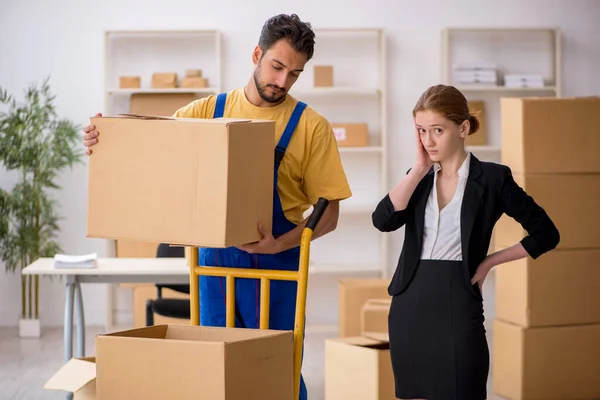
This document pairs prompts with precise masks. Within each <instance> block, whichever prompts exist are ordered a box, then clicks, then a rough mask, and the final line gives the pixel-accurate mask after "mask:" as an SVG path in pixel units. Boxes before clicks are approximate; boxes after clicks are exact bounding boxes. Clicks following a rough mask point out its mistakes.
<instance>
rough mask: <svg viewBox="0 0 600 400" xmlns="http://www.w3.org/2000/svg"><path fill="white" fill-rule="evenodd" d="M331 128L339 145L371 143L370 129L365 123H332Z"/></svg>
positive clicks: (364, 144)
mask: <svg viewBox="0 0 600 400" xmlns="http://www.w3.org/2000/svg"><path fill="white" fill-rule="evenodd" d="M331 128H332V129H333V134H334V135H335V139H336V140H337V143H338V146H368V145H369V131H368V127H367V124H365V123H358V124H351V123H332V124H331Z"/></svg>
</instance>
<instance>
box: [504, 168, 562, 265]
mask: <svg viewBox="0 0 600 400" xmlns="http://www.w3.org/2000/svg"><path fill="white" fill-rule="evenodd" d="M502 203H503V206H504V210H503V211H504V213H505V214H506V215H508V216H509V217H511V218H513V219H514V220H515V221H517V222H518V223H519V224H521V226H522V227H523V229H525V230H526V231H527V236H525V237H524V238H523V239H522V240H521V244H522V245H523V248H525V250H526V251H527V253H528V254H529V256H530V257H531V258H533V259H536V258H538V257H539V256H541V255H542V254H544V253H546V252H548V251H550V250H553V249H554V248H555V247H556V246H558V243H559V242H560V233H559V232H558V229H557V228H556V226H555V225H554V222H553V221H552V220H551V219H550V217H549V216H548V214H547V213H546V211H545V210H544V209H543V208H542V207H541V206H539V205H538V204H537V203H536V202H535V200H534V199H533V198H532V197H531V196H529V195H528V194H527V193H526V192H525V191H524V190H523V189H522V188H521V187H520V186H519V185H518V184H517V183H516V182H515V180H514V178H513V175H512V172H511V170H510V168H508V167H505V171H504V179H503V183H502Z"/></svg>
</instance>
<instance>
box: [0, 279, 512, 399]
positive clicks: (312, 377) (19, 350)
mask: <svg viewBox="0 0 600 400" xmlns="http://www.w3.org/2000/svg"><path fill="white" fill-rule="evenodd" d="M493 291H494V287H493V279H488V281H486V287H484V298H485V299H486V301H485V302H484V304H485V313H486V320H487V322H486V329H487V331H488V341H489V344H490V346H491V341H492V340H493V337H492V336H493V335H492V334H493V332H492V330H491V320H492V318H493V312H494V302H493V297H494V296H493ZM487 299H489V300H487ZM98 333H101V329H100V328H95V327H90V328H88V329H87V331H86V335H87V339H86V340H87V341H86V345H87V346H86V347H87V349H86V354H88V355H92V354H94V346H93V343H94V342H93V341H94V335H96V334H98ZM335 334H336V332H331V331H329V332H323V331H321V332H319V331H316V330H315V331H311V330H309V331H308V332H307V334H306V343H305V346H306V347H305V359H304V367H303V371H305V372H304V378H305V380H306V384H307V386H308V393H309V396H308V398H309V400H323V399H324V382H323V370H324V340H325V339H326V338H328V337H332V336H335ZM62 363H63V337H62V329H61V328H54V329H47V328H46V329H44V328H43V331H42V338H40V339H39V340H38V339H19V338H18V331H17V329H16V328H14V329H13V328H10V329H9V328H4V329H0V400H13V399H14V400H17V399H18V400H21V399H23V400H38V399H65V396H64V393H63V392H55V391H47V390H44V389H43V386H44V383H45V382H46V380H47V379H48V378H50V377H51V376H52V374H53V373H54V372H55V371H56V370H58V368H60V366H61V365H62ZM492 373H493V371H492ZM488 388H489V389H488V393H490V395H489V397H488V399H489V400H501V399H502V398H501V397H498V396H495V395H493V393H492V390H491V379H490V383H489V384H488Z"/></svg>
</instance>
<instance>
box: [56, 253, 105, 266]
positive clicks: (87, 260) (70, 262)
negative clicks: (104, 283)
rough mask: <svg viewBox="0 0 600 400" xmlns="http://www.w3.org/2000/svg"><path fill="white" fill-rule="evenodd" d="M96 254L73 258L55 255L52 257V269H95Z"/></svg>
mask: <svg viewBox="0 0 600 400" xmlns="http://www.w3.org/2000/svg"><path fill="white" fill-rule="evenodd" d="M97 259H98V255H97V254H96V253H92V254H84V255H80V256H73V255H67V254H56V255H55V256H54V268H96V267H97V264H96V260H97Z"/></svg>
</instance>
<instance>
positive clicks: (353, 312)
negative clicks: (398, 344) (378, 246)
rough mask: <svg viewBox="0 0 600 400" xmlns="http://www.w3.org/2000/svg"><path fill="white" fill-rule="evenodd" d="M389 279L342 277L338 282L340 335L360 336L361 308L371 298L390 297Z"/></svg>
mask: <svg viewBox="0 0 600 400" xmlns="http://www.w3.org/2000/svg"><path fill="white" fill-rule="evenodd" d="M389 284H390V281H389V280H388V279H362V278H356V279H342V280H341V281H340V282H339V284H338V295H339V303H338V306H339V312H338V314H339V315H338V318H339V327H338V328H339V336H340V337H348V336H350V337H351V336H360V334H361V326H360V324H361V316H360V315H361V310H362V308H363V306H364V305H365V303H366V302H367V301H369V300H370V299H390V295H389V294H388V291H387V289H388V286H389Z"/></svg>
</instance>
